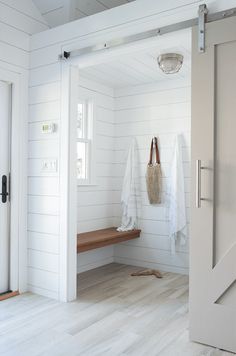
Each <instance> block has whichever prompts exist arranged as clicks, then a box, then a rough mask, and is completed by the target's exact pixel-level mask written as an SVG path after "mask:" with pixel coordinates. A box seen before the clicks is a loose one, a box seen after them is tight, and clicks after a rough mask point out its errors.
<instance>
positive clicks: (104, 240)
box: [77, 227, 141, 253]
mask: <svg viewBox="0 0 236 356" xmlns="http://www.w3.org/2000/svg"><path fill="white" fill-rule="evenodd" d="M140 233H141V230H130V231H122V232H120V231H117V230H116V227H110V228H108V229H102V230H96V231H89V232H84V233H81V234H78V235H77V253H80V252H85V251H89V250H93V249H95V248H100V247H104V246H109V245H113V244H117V243H119V242H124V241H128V240H132V239H136V238H138V237H140Z"/></svg>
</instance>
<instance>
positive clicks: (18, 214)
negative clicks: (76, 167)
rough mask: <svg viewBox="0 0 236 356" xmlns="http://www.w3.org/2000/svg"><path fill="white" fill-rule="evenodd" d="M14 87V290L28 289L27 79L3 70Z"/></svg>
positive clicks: (2, 77)
mask: <svg viewBox="0 0 236 356" xmlns="http://www.w3.org/2000/svg"><path fill="white" fill-rule="evenodd" d="M0 80H1V81H5V82H8V83H9V84H11V86H12V105H11V106H12V107H11V109H12V115H11V121H12V122H11V131H12V133H11V213H10V246H11V247H10V289H11V290H13V291H19V292H20V293H22V292H25V291H26V290H27V90H28V85H27V77H26V75H25V74H22V73H17V72H13V71H10V70H7V69H5V68H0Z"/></svg>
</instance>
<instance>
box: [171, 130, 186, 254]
mask: <svg viewBox="0 0 236 356" xmlns="http://www.w3.org/2000/svg"><path fill="white" fill-rule="evenodd" d="M168 202H169V236H170V239H171V252H172V254H175V245H176V240H177V237H178V236H179V237H180V243H181V244H182V245H184V244H185V243H186V235H187V229H186V227H187V219H186V205H185V189H184V169H183V157H182V137H181V135H177V136H176V138H175V143H174V152H173V157H172V161H171V167H170V178H169V187H168Z"/></svg>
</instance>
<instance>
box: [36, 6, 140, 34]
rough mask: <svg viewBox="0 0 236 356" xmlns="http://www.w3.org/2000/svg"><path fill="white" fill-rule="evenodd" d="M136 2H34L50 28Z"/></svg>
mask: <svg viewBox="0 0 236 356" xmlns="http://www.w3.org/2000/svg"><path fill="white" fill-rule="evenodd" d="M132 1H134V0H33V2H34V3H35V5H36V6H37V7H38V9H39V11H40V12H41V14H42V15H43V17H44V18H45V20H46V21H47V23H48V25H49V26H50V27H56V26H59V25H62V24H65V23H67V22H70V21H74V20H77V19H80V18H82V17H85V16H90V15H93V14H96V13H98V12H101V11H105V10H108V9H111V8H113V7H116V6H120V5H125V4H127V3H129V2H132Z"/></svg>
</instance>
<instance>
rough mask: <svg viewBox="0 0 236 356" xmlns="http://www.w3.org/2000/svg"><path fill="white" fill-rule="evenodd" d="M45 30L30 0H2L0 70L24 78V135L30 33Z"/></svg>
mask: <svg viewBox="0 0 236 356" xmlns="http://www.w3.org/2000/svg"><path fill="white" fill-rule="evenodd" d="M46 29H48V26H47V25H46V23H45V21H44V20H43V18H42V16H41V14H40V13H39V11H38V10H37V9H36V7H35V6H34V4H33V3H32V1H31V0H21V1H18V0H1V1H0V69H1V70H3V71H4V70H7V71H10V72H14V73H17V74H19V76H20V78H21V79H20V81H21V84H20V85H21V97H20V103H21V110H22V119H23V120H22V123H21V130H22V131H21V132H19V134H20V135H22V137H25V136H27V134H26V133H27V113H28V74H29V73H28V72H29V53H30V35H32V34H35V33H37V32H38V31H43V30H46ZM0 80H1V77H0ZM19 114H20V113H19ZM26 140H27V139H26ZM25 143H26V148H25V149H24V151H22V152H21V157H20V162H21V164H22V165H23V166H26V165H27V142H25ZM24 181H25V179H24ZM24 184H25V190H26V186H27V182H26V181H25V183H24ZM22 194H23V193H22ZM23 199H24V200H25V206H27V202H26V200H27V197H26V196H24V197H23ZM21 213H22V219H21V224H22V225H21V230H20V232H19V233H20V236H19V238H20V259H21V268H20V271H19V274H20V276H21V278H20V287H21V290H22V291H26V290H27V289H28V286H27V275H26V272H27V263H28V262H27V226H26V225H27V220H26V219H25V217H23V216H24V213H25V211H24V212H23V211H22V212H20V214H21ZM26 214H27V212H26ZM23 225H24V227H23ZM22 271H24V273H22ZM25 271H26V272H25Z"/></svg>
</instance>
